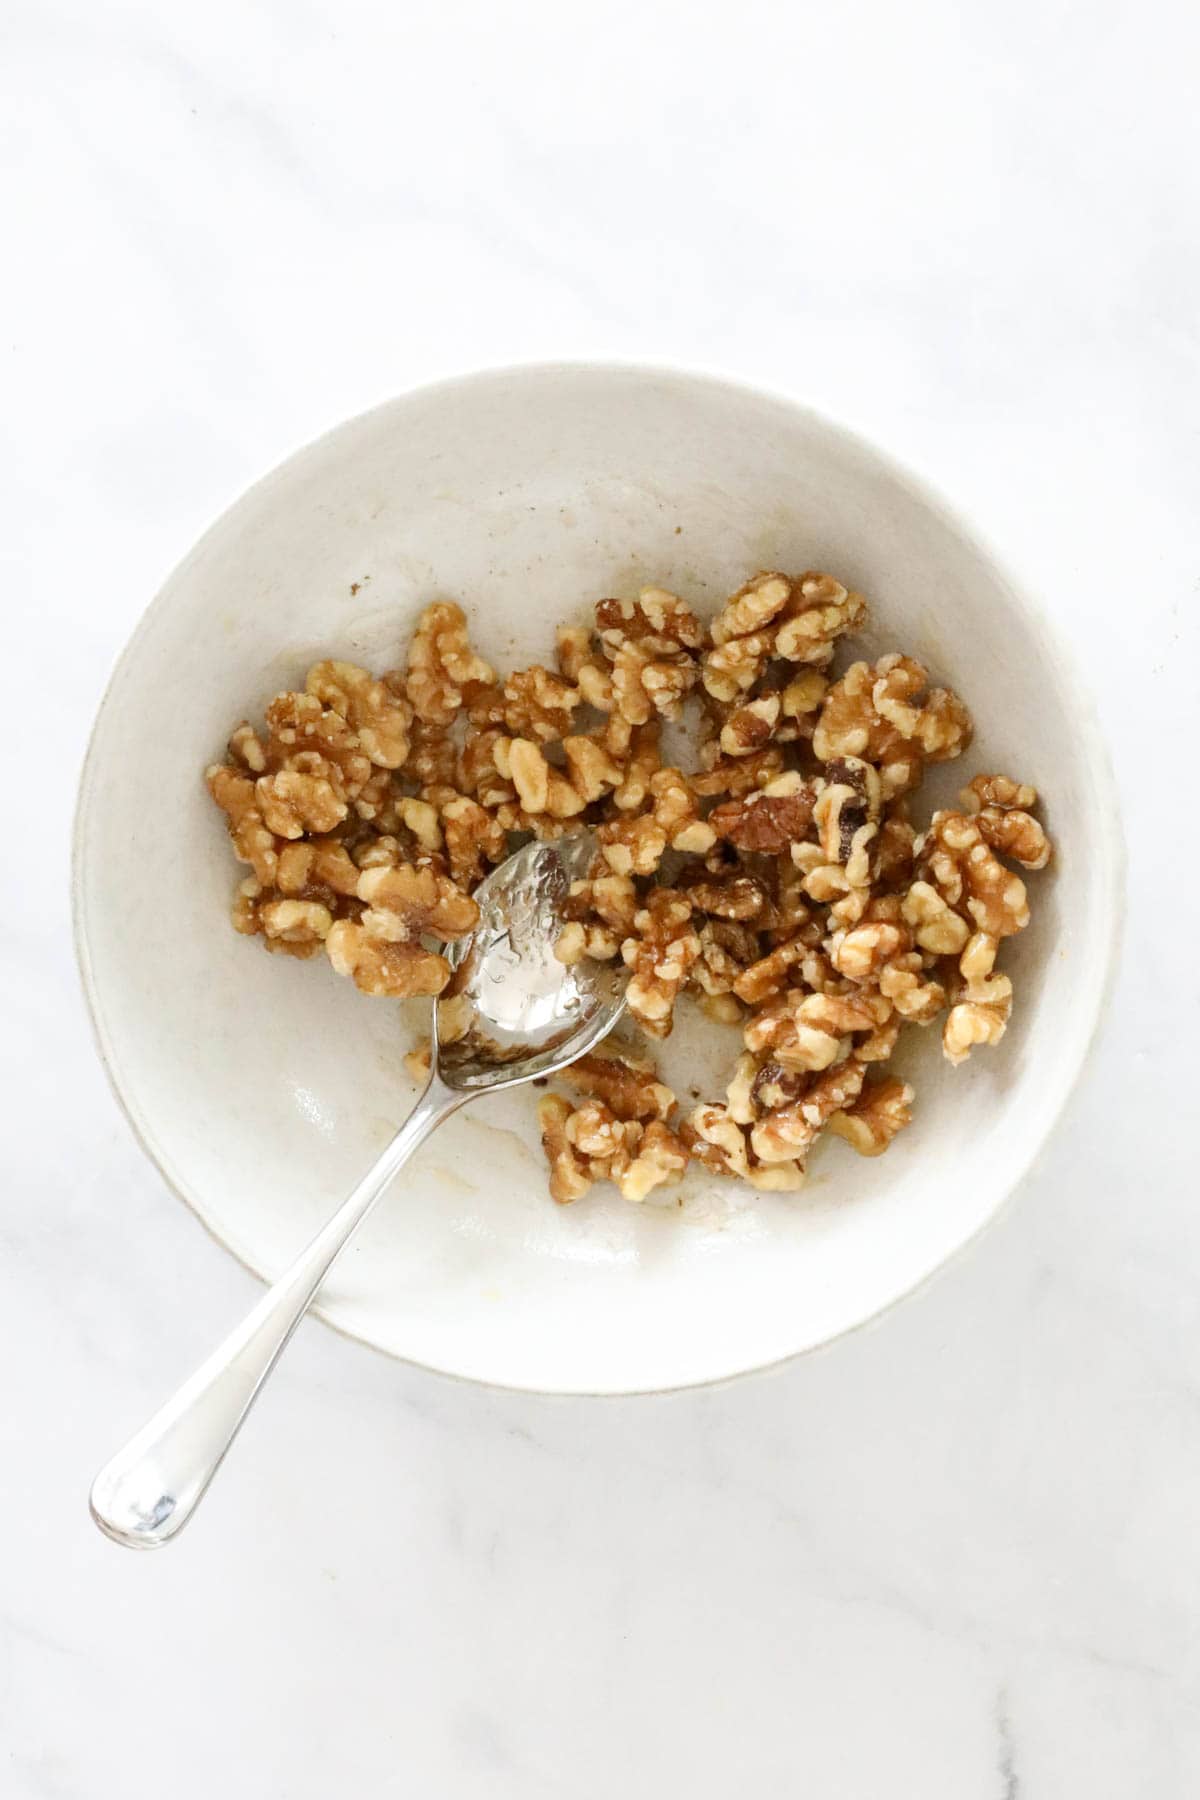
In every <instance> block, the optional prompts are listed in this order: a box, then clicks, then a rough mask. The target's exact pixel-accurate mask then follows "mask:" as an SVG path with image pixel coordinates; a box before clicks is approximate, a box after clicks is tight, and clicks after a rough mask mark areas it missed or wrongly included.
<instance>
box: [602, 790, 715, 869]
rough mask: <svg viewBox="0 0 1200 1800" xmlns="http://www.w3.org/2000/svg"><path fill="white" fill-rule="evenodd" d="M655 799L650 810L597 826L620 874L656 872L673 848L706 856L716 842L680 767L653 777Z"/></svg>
mask: <svg viewBox="0 0 1200 1800" xmlns="http://www.w3.org/2000/svg"><path fill="white" fill-rule="evenodd" d="M649 803H650V807H649V811H648V812H643V813H635V814H629V815H627V816H625V817H618V818H615V819H611V820H610V821H609V822H608V823H607V824H604V825H601V826H599V827H598V829H597V832H596V841H597V843H598V844H599V845H600V848H601V851H602V853H603V856H604V859H605V861H606V862H607V863H608V865H609V867H610V868H611V869H612V870H613V871H614V873H615V874H617V875H652V874H653V873H654V871H655V870H656V869H657V868H658V865H659V863H660V862H661V861H662V858H663V856H664V854H665V853H666V851H667V849H668V848H670V849H672V850H681V851H685V852H689V853H691V854H693V855H701V854H703V852H704V851H706V850H709V849H711V848H712V845H713V843H714V842H715V838H716V834H715V832H714V831H713V828H712V826H711V825H710V824H708V823H707V821H705V820H704V819H702V818H701V817H700V812H699V808H698V806H697V803H696V796H695V795H694V793H693V792H692V789H691V785H690V783H689V782H688V781H687V779H686V778H685V777H684V775H683V774H682V773H681V772H680V771H679V770H678V769H659V770H658V771H657V772H656V773H655V774H654V775H652V776H651V777H650V784H649Z"/></svg>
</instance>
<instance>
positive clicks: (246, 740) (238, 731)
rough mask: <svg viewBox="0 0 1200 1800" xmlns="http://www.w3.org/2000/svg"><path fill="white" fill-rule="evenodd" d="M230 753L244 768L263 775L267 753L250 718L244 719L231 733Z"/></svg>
mask: <svg viewBox="0 0 1200 1800" xmlns="http://www.w3.org/2000/svg"><path fill="white" fill-rule="evenodd" d="M229 754H230V756H231V757H232V758H233V760H234V762H235V763H240V764H241V766H242V768H243V769H249V770H250V772H251V773H252V774H254V775H262V774H263V773H264V772H265V770H266V767H267V753H266V750H265V749H264V748H263V742H262V739H261V738H260V737H259V735H258V733H257V731H255V729H254V727H253V725H251V724H250V723H249V721H248V720H246V719H243V720H242V722H241V724H240V725H238V726H236V727H235V728H234V730H233V731H231V732H230V734H229Z"/></svg>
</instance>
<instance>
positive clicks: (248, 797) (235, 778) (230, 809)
mask: <svg viewBox="0 0 1200 1800" xmlns="http://www.w3.org/2000/svg"><path fill="white" fill-rule="evenodd" d="M205 779H206V781H207V783H208V791H209V793H210V794H211V795H212V797H213V799H214V800H215V801H216V803H217V805H218V806H219V807H220V809H221V811H222V812H223V813H224V814H225V819H226V824H227V825H228V828H229V836H230V839H231V841H232V843H233V850H234V855H235V856H236V857H237V858H238V861H239V862H244V863H249V865H250V867H251V868H252V869H253V870H254V873H255V875H256V876H257V878H258V880H259V881H261V882H262V883H263V884H264V885H269V884H270V883H271V882H273V881H274V879H275V867H276V864H277V862H278V850H277V847H276V843H275V834H274V832H273V831H270V830H269V829H268V827H267V824H266V821H265V820H264V818H263V815H262V813H261V811H260V810H259V805H258V791H257V788H256V786H255V784H254V782H253V781H251V780H250V778H249V776H247V775H243V774H242V773H241V771H240V770H239V769H234V768H231V767H230V766H229V764H228V763H214V764H213V765H212V767H211V768H210V769H209V770H208V771H207V774H206V776H205Z"/></svg>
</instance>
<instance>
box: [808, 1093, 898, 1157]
mask: <svg viewBox="0 0 1200 1800" xmlns="http://www.w3.org/2000/svg"><path fill="white" fill-rule="evenodd" d="M912 1097H913V1091H912V1089H911V1087H910V1086H909V1085H908V1083H907V1081H872V1082H868V1084H867V1085H866V1086H865V1087H864V1088H863V1090H862V1093H861V1094H860V1096H859V1098H858V1099H857V1100H856V1101H855V1102H854V1104H853V1106H849V1107H847V1108H845V1109H844V1110H843V1111H841V1112H835V1113H833V1114H832V1115H831V1116H830V1118H829V1119H828V1120H827V1122H826V1123H827V1128H828V1130H830V1131H831V1132H833V1134H834V1136H835V1137H840V1138H844V1139H845V1140H846V1142H847V1143H848V1144H849V1145H850V1146H851V1148H852V1149H855V1150H857V1151H858V1153H859V1155H860V1156H882V1155H883V1152H884V1151H885V1150H886V1149H887V1147H888V1145H889V1144H890V1143H891V1141H892V1139H893V1138H894V1137H895V1135H896V1133H897V1132H898V1131H902V1130H903V1129H904V1127H905V1126H906V1125H910V1124H911V1123H912Z"/></svg>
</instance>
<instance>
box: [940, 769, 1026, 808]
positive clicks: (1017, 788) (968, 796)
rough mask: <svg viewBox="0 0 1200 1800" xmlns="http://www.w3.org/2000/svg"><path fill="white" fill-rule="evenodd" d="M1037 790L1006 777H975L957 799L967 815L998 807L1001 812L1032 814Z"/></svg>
mask: <svg viewBox="0 0 1200 1800" xmlns="http://www.w3.org/2000/svg"><path fill="white" fill-rule="evenodd" d="M1037 797H1038V795H1037V789H1036V788H1035V787H1029V786H1028V785H1026V783H1024V782H1018V781H1012V780H1010V778H1009V777H1008V776H1007V775H976V776H975V777H974V779H973V780H972V781H969V782H968V783H967V785H966V787H965V788H963V789H962V791H961V793H960V794H959V796H958V798H959V801H960V802H961V805H962V809H963V811H964V812H967V813H978V812H983V811H984V810H985V808H987V807H991V806H994V807H999V809H1000V810H1001V811H1002V812H1011V811H1012V810H1013V809H1014V808H1015V809H1016V810H1017V811H1019V812H1032V811H1033V808H1034V807H1035V806H1036V805H1037Z"/></svg>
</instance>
